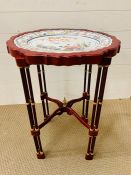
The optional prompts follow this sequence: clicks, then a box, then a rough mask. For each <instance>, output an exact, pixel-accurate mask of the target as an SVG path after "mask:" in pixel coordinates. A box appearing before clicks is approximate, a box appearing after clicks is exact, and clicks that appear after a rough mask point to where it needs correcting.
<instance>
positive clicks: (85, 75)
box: [82, 64, 87, 117]
mask: <svg viewBox="0 0 131 175" xmlns="http://www.w3.org/2000/svg"><path fill="white" fill-rule="evenodd" d="M86 79H87V64H85V72H84V89H83V94H84V93H85V91H86ZM82 116H83V117H85V99H83V106H82Z"/></svg>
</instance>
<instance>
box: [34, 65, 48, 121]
mask: <svg viewBox="0 0 131 175" xmlns="http://www.w3.org/2000/svg"><path fill="white" fill-rule="evenodd" d="M37 73H38V79H39V87H40V94H41V95H40V97H41V101H42V107H43V114H44V119H45V120H46V119H47V117H48V116H49V105H48V100H47V98H46V97H47V96H48V93H47V88H46V79H45V69H44V65H37Z"/></svg>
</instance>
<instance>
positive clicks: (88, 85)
mask: <svg viewBox="0 0 131 175" xmlns="http://www.w3.org/2000/svg"><path fill="white" fill-rule="evenodd" d="M91 74H92V65H89V71H88V83H87V94H88V96H87V100H86V111H85V118H86V119H88V109H89V100H90V86H91Z"/></svg>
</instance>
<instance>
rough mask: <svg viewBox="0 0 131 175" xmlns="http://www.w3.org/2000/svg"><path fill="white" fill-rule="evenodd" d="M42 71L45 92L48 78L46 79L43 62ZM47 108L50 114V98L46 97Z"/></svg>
mask: <svg viewBox="0 0 131 175" xmlns="http://www.w3.org/2000/svg"><path fill="white" fill-rule="evenodd" d="M42 73H43V83H44V90H45V93H47V88H46V79H45V68H44V65H43V64H42ZM46 110H47V114H48V115H49V105H48V100H47V99H46Z"/></svg>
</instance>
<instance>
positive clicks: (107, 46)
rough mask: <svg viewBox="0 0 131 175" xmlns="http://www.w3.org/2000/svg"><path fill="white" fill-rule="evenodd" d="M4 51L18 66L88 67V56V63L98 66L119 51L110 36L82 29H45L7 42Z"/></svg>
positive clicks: (116, 41)
mask: <svg viewBox="0 0 131 175" xmlns="http://www.w3.org/2000/svg"><path fill="white" fill-rule="evenodd" d="M7 48H8V51H9V53H10V54H11V55H12V56H13V57H15V59H16V62H17V64H18V65H19V66H24V65H25V64H27V65H28V64H29V65H30V64H52V65H75V64H76V65H78V64H85V63H86V62H87V64H88V60H89V59H90V58H91V57H92V60H93V62H92V63H94V64H95V63H96V64H98V62H99V61H100V59H102V58H103V57H112V56H114V55H116V53H117V52H119V49H120V41H119V40H118V39H117V38H116V37H114V36H111V35H108V34H105V33H102V32H95V31H90V30H84V29H83V30H81V29H46V30H36V31H31V32H25V33H21V34H18V35H16V36H13V37H11V38H10V39H9V40H8V41H7ZM85 57H86V59H85ZM80 58H81V59H80ZM96 58H97V60H96ZM94 59H95V60H96V61H95V60H94ZM85 61H86V62H85Z"/></svg>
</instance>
